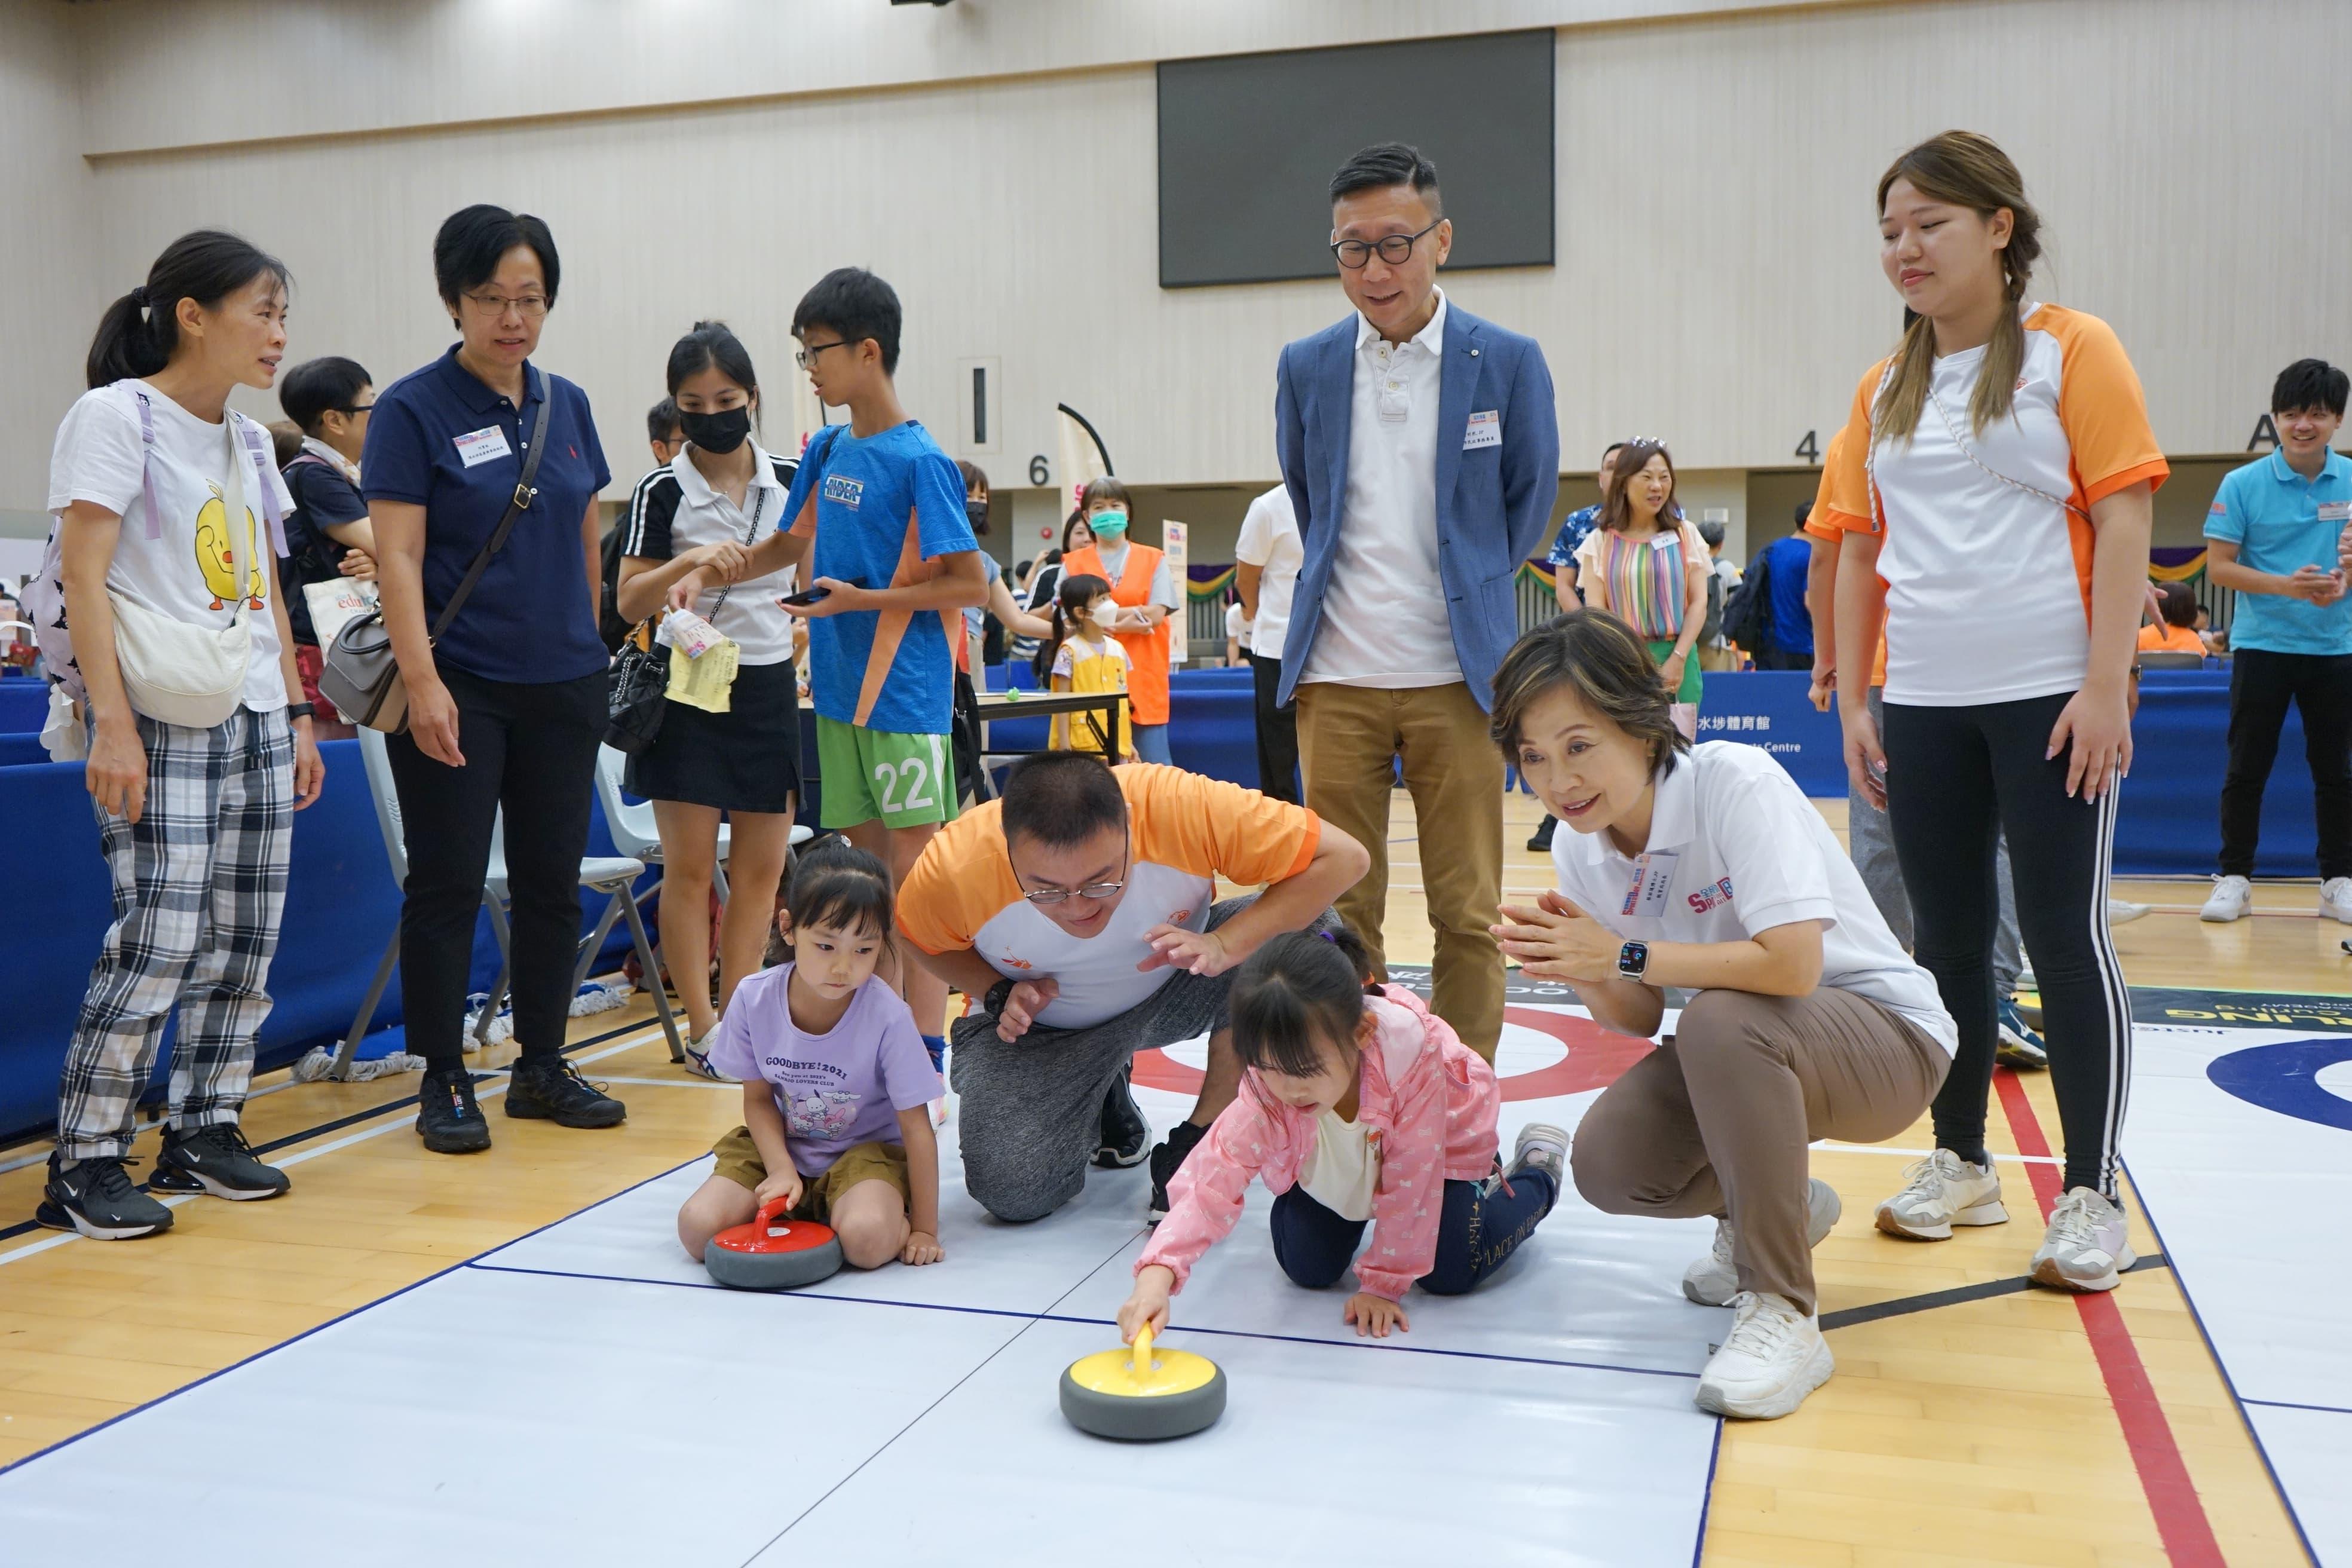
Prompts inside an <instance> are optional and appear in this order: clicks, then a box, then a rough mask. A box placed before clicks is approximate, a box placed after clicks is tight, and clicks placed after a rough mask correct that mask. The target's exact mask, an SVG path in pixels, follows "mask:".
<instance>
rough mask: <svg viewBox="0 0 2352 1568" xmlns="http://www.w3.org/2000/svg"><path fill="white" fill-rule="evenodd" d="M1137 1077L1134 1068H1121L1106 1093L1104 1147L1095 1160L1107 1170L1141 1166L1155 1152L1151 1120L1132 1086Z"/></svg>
mask: <svg viewBox="0 0 2352 1568" xmlns="http://www.w3.org/2000/svg"><path fill="white" fill-rule="evenodd" d="M1134 1076H1135V1069H1134V1068H1132V1067H1127V1068H1120V1069H1119V1074H1118V1077H1117V1078H1115V1079H1111V1083H1110V1092H1109V1093H1108V1094H1107V1095H1105V1096H1103V1109H1102V1147H1101V1148H1099V1149H1097V1150H1096V1151H1095V1163H1096V1164H1097V1165H1099V1166H1101V1167H1102V1168H1103V1169H1104V1170H1106V1171H1124V1170H1126V1169H1127V1168H1128V1167H1129V1166H1130V1165H1140V1164H1142V1163H1143V1159H1144V1156H1145V1155H1146V1154H1148V1153H1150V1151H1151V1123H1150V1122H1149V1121H1145V1120H1144V1119H1143V1112H1142V1110H1140V1109H1139V1108H1138V1107H1137V1105H1136V1103H1135V1090H1134V1089H1132V1088H1130V1087H1129V1086H1130V1084H1131V1083H1132V1082H1133V1079H1134Z"/></svg>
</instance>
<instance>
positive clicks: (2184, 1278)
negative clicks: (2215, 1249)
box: [2116, 1157, 2352, 1563]
mask: <svg viewBox="0 0 2352 1568" xmlns="http://www.w3.org/2000/svg"><path fill="white" fill-rule="evenodd" d="M2116 1163H2117V1164H2118V1165H2121V1166H2122V1167H2123V1172H2124V1174H2125V1175H2126V1176H2127V1177H2130V1179H2131V1185H2132V1196H2133V1197H2135V1198H2137V1199H2138V1200H2139V1217H2140V1218H2142V1219H2144V1220H2146V1221H2147V1233H2148V1234H2149V1235H2150V1236H2153V1237H2156V1245H2157V1248H2158V1250H2159V1251H2161V1252H2162V1253H2163V1254H2164V1257H2165V1260H2166V1262H2167V1264H2168V1266H2169V1267H2170V1268H2171V1271H2172V1284H2173V1288H2174V1289H2177V1290H2179V1292H2180V1302H2181V1305H2183V1306H2185V1307H2187V1308H2188V1309H2189V1321H2190V1322H2192V1323H2194V1324H2196V1325H2197V1337H2198V1338H2199V1339H2200V1340H2202V1341H2204V1342H2205V1353H2206V1355H2207V1356H2209V1357H2210V1358H2211V1360H2212V1363H2213V1370H2214V1371H2215V1372H2218V1373H2221V1387H2222V1388H2223V1390H2224V1391H2226V1392H2227V1393H2228V1394H2229V1395H2230V1399H2231V1403H2232V1404H2234V1405H2237V1407H2238V1425H2239V1426H2242V1427H2243V1428H2245V1433H2246V1440H2247V1441H2248V1442H2250V1443H2252V1445H2253V1446H2254V1457H2255V1458H2259V1459H2260V1460H2262V1462H2263V1474H2264V1475H2266V1476H2268V1477H2270V1479H2271V1490H2272V1491H2273V1492H2274V1493H2275V1494H2277V1497H2278V1500H2279V1507H2281V1508H2282V1509H2284V1510H2286V1521H2287V1523H2289V1524H2291V1525H2293V1526H2294V1538H2295V1539H2296V1540H2297V1541H2299V1542H2302V1543H2303V1554H2304V1555H2305V1556H2306V1557H2308V1558H2310V1559H2311V1560H2312V1561H2313V1562H2314V1563H2316V1562H2318V1561H2319V1553H2318V1552H2316V1551H2315V1550H2313V1548H2312V1544H2311V1532H2310V1531H2307V1530H2305V1529H2304V1528H2303V1515H2302V1514H2301V1513H2299V1512H2297V1511H2296V1510H2295V1506H2294V1499H2293V1498H2292V1497H2289V1496H2288V1495H2287V1489H2286V1482H2285V1481H2284V1480H2282V1479H2279V1473H2278V1467H2277V1466H2276V1465H2273V1464H2272V1463H2271V1451H2270V1448H2269V1447H2268V1445H2266V1444H2264V1443H2263V1435H2262V1434H2261V1433H2260V1432H2258V1431H2256V1430H2255V1429H2254V1423H2253V1419H2252V1417H2251V1416H2249V1415H2247V1414H2246V1405H2248V1403H2249V1401H2248V1400H2246V1399H2245V1398H2244V1397H2243V1396H2242V1395H2241V1394H2239V1393H2238V1380H2237V1379H2236V1378H2234V1377H2231V1375H2230V1363H2228V1362H2225V1361H2223V1360H2222V1359H2221V1346H2220V1345H2217V1344H2215V1343H2214V1342H2213V1331H2212V1330H2210V1329H2209V1328H2207V1327H2206V1326H2205V1314H2204V1313H2202V1312H2200V1311H2199V1310H2197V1297H2196V1295H2195V1293H2194V1292H2192V1291H2191V1290H2190V1289H2189V1276H2188V1275H2186V1274H2184V1273H2182V1272H2181V1268H2180V1263H2179V1259H2177V1258H2174V1257H2173V1256H2172V1249H2171V1248H2170V1247H2167V1246H2166V1245H2165V1241H2164V1227H2163V1226H2159V1225H2158V1224H2157V1223H2156V1210H2155V1209H2154V1208H2152V1207H2150V1206H2149V1205H2148V1201H2147V1188H2145V1187H2143V1186H2141V1185H2140V1184H2139V1178H2138V1177H2137V1175H2133V1174H2132V1168H2131V1162H2129V1161H2127V1160H2125V1159H2122V1158H2120V1157H2118V1158H2117V1159H2116ZM2347 1414H2352V1412H2347Z"/></svg>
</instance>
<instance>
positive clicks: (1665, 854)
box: [1617, 849, 1682, 920]
mask: <svg viewBox="0 0 2352 1568" xmlns="http://www.w3.org/2000/svg"><path fill="white" fill-rule="evenodd" d="M1681 858H1682V857H1681V856H1680V855H1679V854H1677V853H1676V852H1675V851H1674V850H1672V849H1653V850H1651V851H1650V852H1649V853H1648V854H1646V855H1644V856H1643V857H1642V858H1641V859H1639V860H1637V861H1635V862H1634V863H1633V886H1632V887H1629V888H1627V889H1625V904H1624V907H1623V908H1622V909H1621V910H1618V911H1617V912H1618V913H1619V914H1622V915H1634V916H1638V917H1640V918H1642V919H1643V920H1661V919H1664V916H1665V912H1666V889H1669V888H1671V887H1672V886H1674V880H1675V861H1677V860H1679V859H1681Z"/></svg>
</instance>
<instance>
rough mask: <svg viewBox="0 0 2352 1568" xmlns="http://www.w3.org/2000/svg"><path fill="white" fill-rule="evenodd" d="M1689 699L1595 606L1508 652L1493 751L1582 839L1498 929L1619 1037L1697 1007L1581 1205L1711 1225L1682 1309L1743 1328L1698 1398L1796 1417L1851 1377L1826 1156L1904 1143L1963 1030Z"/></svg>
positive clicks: (1742, 754) (1616, 1115)
mask: <svg viewBox="0 0 2352 1568" xmlns="http://www.w3.org/2000/svg"><path fill="white" fill-rule="evenodd" d="M1673 696H1674V694H1673V693H1672V692H1671V691H1669V690H1667V689H1665V688H1664V686H1662V685H1661V684H1660V683H1659V679H1658V671H1657V667H1656V666H1655V665H1654V663H1653V662H1652V660H1651V657H1650V652H1649V650H1648V649H1647V648H1646V647H1643V644H1642V642H1641V640H1640V639H1639V638H1638V637H1636V636H1635V635H1634V633H1633V631H1632V629H1631V628H1629V627H1628V626H1626V625H1625V624H1624V623H1623V622H1622V621H1620V620H1618V619H1616V618H1615V617H1614V616H1609V615H1606V614H1603V613H1601V612H1600V611H1597V610H1579V611H1575V612H1572V613H1571V614H1569V615H1566V616H1561V617H1560V618H1559V619H1558V620H1556V621H1553V622H1552V623H1551V624H1549V626H1542V627H1539V628H1538V629H1537V630H1535V631H1532V632H1529V633H1528V635H1527V636H1525V637H1521V638H1520V639H1519V641H1518V644H1517V647H1513V648H1512V649H1511V651H1510V653H1509V655H1508V656H1507V657H1506V658H1504V660H1503V665H1502V668H1501V669H1500V670H1499V671H1498V672H1497V673H1496V677H1495V706H1494V722H1493V727H1494V735H1495V740H1496V743H1497V744H1498V745H1500V746H1501V747H1502V748H1503V751H1504V754H1505V755H1506V756H1507V758H1508V759H1509V760H1510V762H1511V763H1513V765H1515V766H1517V769H1518V770H1519V773H1520V776H1521V777H1523V778H1525V779H1526V780H1527V781H1528V784H1529V785H1530V786H1531V787H1532V788H1533V789H1534V790H1535V792H1536V794H1537V795H1538V796H1540V797H1541V799H1542V800H1543V803H1544V805H1546V806H1547V807H1548V808H1549V810H1550V811H1551V813H1552V815H1553V816H1557V817H1558V818H1559V820H1560V823H1561V824H1562V825H1563V826H1566V827H1568V828H1570V830H1571V831H1570V832H1567V833H1562V834H1559V835H1558V836H1557V837H1556V838H1555V840H1554V842H1553V845H1552V865H1553V868H1554V869H1555V871H1556V873H1557V876H1558V879H1559V892H1557V893H1546V894H1544V895H1543V896H1542V897H1541V899H1540V900H1539V901H1538V905H1537V906H1536V907H1533V908H1526V907H1519V906H1514V905H1505V906H1504V908H1503V910H1502V915H1503V921H1504V923H1502V924H1500V925H1498V926H1496V928H1495V934H1496V938H1497V939H1498V940H1499V941H1500V942H1501V943H1502V947H1503V952H1505V953H1506V954H1507V956H1509V957H1511V958H1514V959H1516V960H1517V961H1518V962H1519V963H1521V964H1522V965H1524V966H1525V968H1526V970H1527V973H1528V974H1529V975H1530V976H1532V977H1535V978H1538V979H1545V980H1558V981H1564V982H1566V983H1567V984H1570V985H1571V986H1573V987H1574V988H1575V991H1576V994H1577V995H1578V997H1579V998H1580V1000H1581V1001H1582V1002H1583V1003H1584V1005H1585V1006H1586V1007H1588V1008H1590V1009H1591V1014H1592V1016H1593V1019H1594V1021H1595V1022H1597V1023H1599V1024H1600V1025H1601V1026H1602V1027H1604V1028H1608V1029H1613V1030H1616V1031H1618V1032H1620V1033H1623V1034H1628V1035H1639V1036H1645V1037H1646V1036H1651V1035H1654V1034H1655V1033H1656V1032H1657V1030H1658V1026H1659V1025H1660V1024H1661V1023H1662V1022H1663V1021H1664V1016H1665V996H1664V992H1663V990H1662V989H1661V987H1664V986H1669V985H1671V986H1676V987H1680V988H1684V989H1687V990H1693V991H1696V992H1697V993H1698V995H1697V996H1696V997H1695V998H1694V999H1693V1000H1692V1001H1691V1002H1690V1004H1689V1005H1687V1006H1685V1008H1684V1009H1683V1011H1682V1016H1681V1018H1680V1020H1679V1022H1678V1024H1677V1026H1676V1028H1675V1034H1674V1035H1673V1036H1672V1037H1669V1038H1668V1039H1667V1040H1666V1042H1665V1043H1664V1044H1663V1045H1662V1046H1660V1047H1659V1048H1658V1049H1657V1050H1656V1051H1655V1052H1654V1053H1652V1054H1651V1055H1649V1056H1647V1057H1644V1058H1642V1059H1641V1060H1640V1061H1638V1062H1635V1063H1634V1064H1633V1066H1632V1067H1631V1068H1627V1069H1626V1071H1625V1074H1624V1076H1622V1078H1620V1079H1618V1080H1617V1081H1616V1082H1615V1083H1613V1084H1612V1085H1611V1086H1610V1087H1609V1088H1608V1089H1606V1090H1604V1091H1603V1092H1602V1093H1601V1097H1600V1099H1599V1100H1595V1101H1594V1102H1593V1104H1592V1106H1591V1109H1590V1110H1587V1111H1586V1112H1585V1114H1584V1121H1583V1123H1582V1125H1581V1126H1580V1127H1579V1128H1578V1130H1577V1134H1576V1146H1575V1154H1574V1158H1573V1161H1572V1165H1573V1169H1574V1172H1575V1175H1576V1186H1577V1190H1578V1191H1579V1192H1580V1193H1581V1194H1584V1198H1585V1201H1587V1202H1588V1203H1590V1204H1591V1205H1593V1206H1594V1207H1595V1208H1598V1209H1601V1210H1602V1211H1603V1212H1605V1213H1609V1214H1641V1215H1656V1216H1658V1217H1660V1218H1664V1219H1685V1218H1692V1217H1695V1216H1697V1215H1714V1216H1715V1220H1716V1235H1715V1247H1714V1250H1713V1252H1712V1253H1711V1254H1710V1255H1709V1256H1708V1257H1706V1258H1701V1259H1700V1260H1699V1261H1697V1262H1696V1263H1694V1264H1693V1265H1692V1266H1691V1267H1690V1268H1689V1269H1688V1270H1687V1271H1686V1272H1685V1274H1684V1276H1683V1293H1684V1294H1685V1295H1686V1296H1688V1297H1689V1298H1690V1299H1691V1300H1694V1301H1696V1302H1699V1303H1700V1304H1701V1305H1704V1306H1731V1307H1733V1308H1735V1309H1736V1310H1737V1316H1736V1317H1735V1318H1734V1320H1733V1321H1732V1325H1731V1330H1730V1332H1729V1333H1727V1335H1725V1337H1724V1340H1723V1345H1722V1348H1721V1349H1720V1350H1718V1351H1717V1352H1715V1354H1714V1355H1713V1356H1712V1357H1711V1358H1709V1360H1708V1362H1707V1363H1706V1372H1705V1373H1704V1374H1703V1375H1702V1377H1701V1379H1700V1382H1699V1386H1698V1402H1699V1404H1700V1405H1702V1406H1704V1407H1705V1408H1706V1409H1708V1410H1713V1411H1716V1412H1717V1413H1718V1414H1721V1415H1742V1416H1753V1417H1773V1416H1780V1415H1788V1414H1789V1413H1790V1412H1791V1411H1793V1410H1794V1409H1796V1408H1797V1406H1798V1405H1801V1404H1802V1403H1803V1402H1804V1398H1805V1395H1807V1394H1810V1393H1811V1392H1812V1391H1813V1390H1814V1389H1816V1388H1818V1387H1820V1386H1821V1385H1822V1384H1823V1383H1825V1382H1827V1381H1828V1380H1829V1377H1830V1374H1831V1373H1832V1371H1833V1370H1834V1369H1835V1363H1834V1362H1833V1361H1832V1357H1831V1355H1830V1350H1829V1346H1828V1344H1827V1343H1826V1342H1823V1340H1822V1332H1821V1324H1820V1320H1819V1318H1818V1316H1817V1314H1816V1308H1815V1298H1814V1290H1813V1268H1812V1247H1814V1245H1815V1244H1817V1243H1818V1242H1819V1241H1820V1240H1821V1239H1822V1237H1823V1236H1825V1235H1827V1234H1828V1232H1829V1229H1830V1227H1831V1226H1832V1224H1834V1223H1835V1221H1836V1219H1837V1216H1838V1206H1839V1205H1838V1199H1837V1194H1835V1193H1834V1192H1833V1191H1832V1190H1831V1189H1830V1187H1829V1186H1828V1184H1825V1183H1822V1182H1819V1181H1812V1180H1811V1179H1810V1178H1809V1175H1808V1172H1807V1166H1806V1145H1807V1144H1808V1143H1809V1142H1811V1141H1812V1140H1814V1139H1817V1138H1836V1139H1840V1140H1844V1141H1849V1142H1876V1141H1877V1140H1879V1139H1883V1138H1888V1137H1892V1136H1894V1135H1895V1133H1898V1132H1900V1131H1903V1130H1904V1129H1905V1128H1906V1127H1908V1126H1910V1125H1911V1123H1912V1122H1913V1121H1916V1119H1917V1117H1918V1116H1919V1114H1920V1112H1921V1111H1923V1110H1926V1109H1927V1103H1928V1101H1929V1100H1931V1099H1932V1098H1933V1097H1934V1095H1935V1092H1936V1089H1937V1086H1938V1085H1940V1084H1941V1083H1942V1082H1943V1081H1944V1075H1945V1074H1946V1073H1947V1072H1948V1070H1950V1067H1951V1060H1952V1049H1953V1046H1954V1044H1955V1043H1956V1041H1957V1040H1958V1033H1957V1031H1956V1030H1955V1029H1954V1028H1953V1026H1952V1021H1951V1019H1950V1018H1949V1017H1948V1016H1947V1015H1946V1014H1945V1012H1944V1008H1943V1004H1942V1003H1941V1001H1940V1000H1938V998H1937V994H1936V984H1935V981H1934V979H1933V978H1932V977H1930V976H1929V974H1928V973H1927V971H1926V970H1924V969H1922V968H1920V967H1919V966H1918V965H1917V964H1916V963H1912V962H1911V960H1910V959H1909V958H1908V957H1907V956H1906V954H1905V953H1904V952H1903V950H1902V948H1901V947H1899V946H1897V945H1896V943H1895V938H1894V936H1893V935H1892V934H1891V933H1890V932H1889V931H1887V929H1886V922H1885V920H1884V919H1883V918H1881V916H1880V915H1879V913H1878V910H1877V906H1876V905H1874V904H1873V903H1872V902H1871V900H1870V893H1869V891H1868V889H1865V888H1864V886H1863V883H1862V878H1861V876H1860V875H1859V874H1858V873H1857V872H1856V871H1855V870H1854V868H1853V862H1852V861H1850V860H1849V859H1847V858H1846V855H1845V852H1844V850H1843V849H1842V848H1841V847H1839V845H1838V841H1837V838H1836V837H1835V836H1834V835H1833V834H1832V833H1831V831H1830V829H1829V826H1828V825H1827V824H1826V823H1824V822H1823V821H1822V817H1821V814H1820V813H1819V812H1817V811H1815V810H1814V809H1813V806H1812V805H1811V803H1810V802H1809V801H1807V800H1806V799H1805V797H1804V795H1803V794H1802V793H1801V792H1800V791H1799V790H1798V788H1797V785H1796V784H1795V782H1794V781H1793V780H1791V779H1790V777H1789V775H1788V773H1786V772H1784V771H1783V770H1782V769H1781V767H1780V763H1777V762H1775V761H1774V760H1773V759H1772V757H1771V756H1770V754H1769V753H1768V752H1764V751H1763V750H1761V749H1760V748H1758V747H1754V746H1747V745H1742V744H1739V743H1738V742H1727V741H1714V742H1707V743H1706V744H1705V745H1702V746H1697V747H1693V746H1692V745H1691V743H1690V742H1689V740H1688V739H1687V738H1685V736H1684V735H1683V734H1682V732H1681V731H1678V730H1677V729H1676V728H1675V723H1674V719H1673V715H1672V711H1671V700H1672V698H1673Z"/></svg>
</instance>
